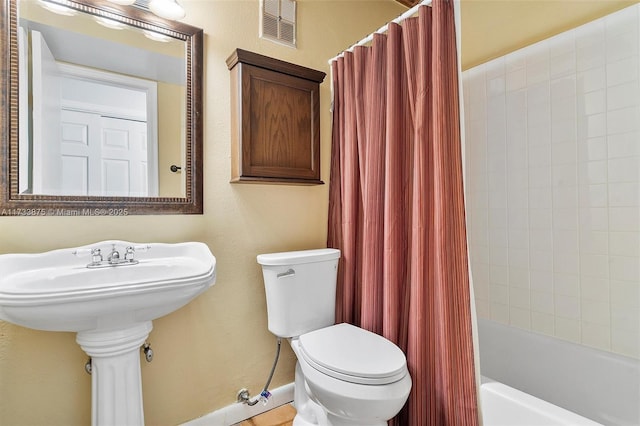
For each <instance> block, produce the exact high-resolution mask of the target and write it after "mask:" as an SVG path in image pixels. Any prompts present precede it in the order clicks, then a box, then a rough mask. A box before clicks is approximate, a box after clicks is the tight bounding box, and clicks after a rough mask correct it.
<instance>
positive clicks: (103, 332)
mask: <svg viewBox="0 0 640 426" xmlns="http://www.w3.org/2000/svg"><path fill="white" fill-rule="evenodd" d="M116 253H117V254H116ZM215 277H216V259H215V257H214V256H213V255H212V254H211V251H210V250H209V248H208V247H207V246H206V245H205V244H203V243H195V242H190V243H180V244H160V243H151V244H137V243H131V242H126V241H103V242H99V243H95V244H91V245H87V246H83V247H76V248H68V249H59V250H53V251H49V252H45V253H37V254H6V255H0V319H1V320H4V321H8V322H11V323H13V324H17V325H21V326H24V327H28V328H33V329H36V330H48V331H73V332H76V333H78V334H77V336H76V341H77V342H78V344H79V345H80V346H81V347H82V349H83V350H84V351H85V352H86V353H87V354H88V355H89V356H91V358H92V379H91V380H92V397H91V399H92V407H91V413H92V414H91V417H92V419H91V421H92V424H93V425H142V424H144V415H143V409H142V385H141V381H140V347H141V346H142V344H143V343H144V342H145V340H146V338H147V336H148V335H149V332H150V331H151V329H152V323H151V321H152V320H154V319H156V318H159V317H161V316H164V315H166V314H169V313H171V312H173V311H175V310H176V309H178V308H180V307H182V306H184V305H186V304H187V303H189V302H190V301H191V300H193V299H194V298H195V297H196V296H198V295H199V294H201V293H202V292H204V291H205V290H206V289H208V288H209V287H211V286H212V285H213V284H214V282H215Z"/></svg>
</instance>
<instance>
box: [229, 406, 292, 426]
mask: <svg viewBox="0 0 640 426" xmlns="http://www.w3.org/2000/svg"><path fill="white" fill-rule="evenodd" d="M295 415H296V409H295V408H293V406H292V405H291V404H285V405H282V406H280V407H278V408H274V409H273V410H270V411H267V412H266V413H263V414H260V415H259V416H255V417H252V418H250V419H249V420H245V421H243V422H242V423H240V424H239V426H291V425H292V424H293V418H294V417H295Z"/></svg>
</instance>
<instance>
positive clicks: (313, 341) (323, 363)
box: [298, 323, 408, 385]
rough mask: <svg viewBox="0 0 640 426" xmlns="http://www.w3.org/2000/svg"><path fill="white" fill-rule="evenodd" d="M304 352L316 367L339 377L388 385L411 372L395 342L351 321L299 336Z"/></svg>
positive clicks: (365, 382)
mask: <svg viewBox="0 0 640 426" xmlns="http://www.w3.org/2000/svg"><path fill="white" fill-rule="evenodd" d="M298 341H299V348H300V354H301V355H302V357H303V358H304V360H305V361H306V362H307V363H308V364H309V365H310V366H311V367H313V368H314V369H316V370H318V371H320V372H322V373H324V374H326V375H328V376H330V377H333V378H335V379H338V380H344V381H347V382H351V383H356V384H363V385H385V384H389V383H394V382H397V381H398V380H401V379H402V378H403V377H404V376H406V375H407V374H408V370H407V361H406V358H405V356H404V353H403V352H402V351H401V350H400V348H398V347H397V346H396V345H395V344H393V343H392V342H390V341H389V340H387V339H385V338H384V337H382V336H379V335H377V334H375V333H371V332H370V331H367V330H364V329H361V328H358V327H355V326H353V325H351V324H346V323H343V324H337V325H333V326H330V327H325V328H322V329H319V330H315V331H312V332H309V333H306V334H303V335H302V336H300V337H299V339H298Z"/></svg>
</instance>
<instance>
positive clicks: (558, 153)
mask: <svg viewBox="0 0 640 426" xmlns="http://www.w3.org/2000/svg"><path fill="white" fill-rule="evenodd" d="M639 20H640V7H635V8H628V9H625V10H622V11H620V12H618V13H616V14H612V15H610V16H608V17H606V18H604V19H600V20H597V21H595V22H593V23H589V24H587V25H584V26H581V27H579V28H577V29H575V30H572V31H568V32H565V33H563V34H561V35H558V36H555V37H553V38H551V39H549V40H546V41H544V42H541V43H536V44H535V45H532V46H530V47H527V48H524V49H521V50H519V51H516V52H513V53H511V54H509V55H506V56H504V57H501V58H498V59H496V60H492V61H490V62H488V63H486V64H484V65H482V66H479V67H476V68H474V69H473V70H469V71H466V72H465V73H464V82H463V87H464V90H465V105H467V106H468V111H467V114H468V116H467V117H466V122H467V124H468V125H467V127H466V130H467V138H466V143H467V149H468V151H467V152H469V153H470V155H469V156H468V157H467V164H466V165H465V166H466V167H467V178H468V179H470V180H471V181H472V183H468V200H469V206H470V207H469V216H471V217H470V218H469V219H468V222H469V224H470V231H469V235H470V237H469V238H470V250H471V251H472V253H471V259H472V269H473V274H474V277H477V278H476V279H475V280H476V281H477V291H476V306H477V310H478V315H479V316H482V317H488V318H492V319H494V320H496V321H499V322H502V323H505V324H511V325H512V326H515V327H520V328H526V329H531V330H534V331H537V332H540V333H545V334H549V335H553V336H556V337H559V338H562V339H566V340H569V341H573V342H576V343H581V344H584V345H587V346H592V347H596V348H600V349H603V350H611V351H614V352H617V353H621V354H625V355H629V356H635V357H638V358H640V142H639V141H640V72H639V71H640V66H639V64H640V30H639V28H640V25H639ZM467 92H468V94H469V96H468V99H467V96H466V95H467ZM470 174H471V176H472V178H469V175H470ZM474 251H479V252H480V253H479V254H474V253H473V252H474ZM630 323H632V324H631V325H630Z"/></svg>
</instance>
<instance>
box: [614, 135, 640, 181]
mask: <svg viewBox="0 0 640 426" xmlns="http://www.w3.org/2000/svg"><path fill="white" fill-rule="evenodd" d="M638 143H640V141H638ZM608 166H609V170H608V175H609V182H638V181H639V180H640V158H638V157H635V158H634V157H625V158H613V159H611V160H609V165H608Z"/></svg>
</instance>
